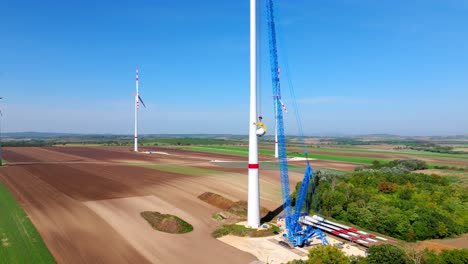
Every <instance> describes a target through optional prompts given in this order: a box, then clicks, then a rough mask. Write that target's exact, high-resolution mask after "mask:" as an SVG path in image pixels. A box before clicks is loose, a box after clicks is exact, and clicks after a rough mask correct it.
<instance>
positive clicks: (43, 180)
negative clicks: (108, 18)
mask: <svg viewBox="0 0 468 264" xmlns="http://www.w3.org/2000/svg"><path fill="white" fill-rule="evenodd" d="M280 7H283V8H287V6H286V7H285V6H279V5H277V1H273V0H266V1H257V0H250V5H249V10H250V23H249V25H250V31H249V32H250V37H249V40H250V43H249V46H250V50H249V58H250V68H249V69H250V75H249V81H250V89H249V100H248V102H247V100H246V101H245V102H243V104H241V105H243V106H247V105H248V109H249V111H248V116H246V118H245V120H244V123H245V129H244V130H245V132H248V136H245V135H243V136H245V139H236V141H233V142H235V143H233V144H222V143H223V142H224V140H226V138H225V137H223V138H216V140H217V141H216V142H218V143H220V142H221V144H199V145H191V144H186V145H184V144H183V143H181V142H177V143H176V144H167V145H165V144H160V143H161V141H157V140H161V139H160V138H158V137H156V139H154V138H153V139H154V140H155V141H154V142H151V141H150V140H148V138H145V133H142V132H145V130H144V129H142V122H144V120H141V118H140V116H139V115H141V111H145V112H144V113H146V115H153V114H154V115H160V116H164V113H163V112H162V111H164V110H161V109H162V108H158V111H159V112H157V113H156V110H155V109H151V102H150V104H149V105H148V108H147V105H146V104H145V103H144V101H143V96H142V95H141V94H145V93H146V91H148V90H149V89H150V88H149V87H147V86H145V83H143V85H140V81H141V80H144V78H148V77H147V76H148V75H141V70H142V67H138V66H136V68H134V69H135V71H134V72H133V71H132V72H131V73H132V74H133V73H134V81H135V83H134V85H135V86H134V88H133V87H130V88H129V89H128V91H130V90H131V91H133V94H132V97H133V99H132V101H131V103H132V108H133V109H132V119H133V120H132V123H128V124H125V126H127V127H128V128H131V130H133V133H132V135H131V136H129V135H127V134H126V135H124V139H123V141H125V144H121V141H118V142H117V143H116V144H117V145H119V144H120V146H113V145H109V146H104V145H103V144H101V143H100V142H99V140H100V139H102V138H105V136H102V137H101V136H98V137H97V138H98V142H97V143H96V144H95V145H93V144H87V143H86V142H83V143H82V144H80V143H78V144H76V145H73V144H70V145H67V136H57V138H59V139H58V140H62V139H63V142H62V141H57V142H59V143H57V142H55V143H53V144H51V145H47V144H44V142H47V140H48V139H47V137H45V138H46V139H44V138H41V139H40V140H35V139H33V140H32V141H33V142H34V143H36V144H38V146H37V147H34V146H30V145H28V144H31V140H30V139H27V140H24V139H15V138H10V139H9V141H7V142H6V143H7V144H10V145H8V146H7V147H4V146H2V141H1V139H2V135H1V129H2V128H1V123H0V162H1V163H0V166H1V167H0V183H1V184H0V187H2V186H3V185H4V186H5V189H1V188H0V198H2V199H3V200H4V202H3V204H2V202H0V208H3V207H4V208H7V205H8V206H10V205H12V204H14V201H16V202H17V203H18V204H19V205H20V207H21V208H22V209H24V212H25V214H23V213H21V212H22V211H21V210H20V209H21V208H19V209H18V208H16V209H14V210H16V211H14V210H13V209H11V210H12V211H11V212H12V213H11V216H8V219H7V218H5V219H6V220H5V219H3V220H2V219H1V218H0V224H1V223H2V221H5V222H7V220H8V221H10V223H11V222H15V223H16V224H17V225H18V228H17V229H18V230H20V231H21V232H19V233H22V234H23V236H25V237H28V239H30V241H31V244H32V245H33V246H31V248H28V249H27V250H26V251H27V252H29V253H31V252H34V251H35V250H36V249H34V245H35V243H40V240H41V239H42V240H43V243H44V246H43V249H41V250H42V253H41V254H37V255H35V256H32V257H29V256H27V257H28V258H29V259H28V261H30V262H31V263H53V262H56V263H77V264H78V263H80V264H81V263H252V264H254V263H264V264H266V263H275V264H276V263H289V262H291V261H295V260H297V261H301V260H302V261H307V260H308V259H309V257H310V252H312V251H313V250H314V249H317V248H320V249H321V248H327V249H330V248H332V249H331V250H337V251H338V252H339V254H342V255H343V258H346V260H345V261H347V260H349V261H351V258H350V257H352V258H353V259H357V260H363V259H365V258H366V257H368V256H369V249H371V248H375V247H374V246H381V245H384V246H385V245H392V246H395V248H397V247H398V250H400V248H403V247H405V246H407V245H408V244H405V243H406V242H408V243H413V242H416V241H421V240H425V239H439V238H440V239H442V238H453V237H456V236H459V235H463V234H464V233H465V229H466V224H465V222H464V221H465V218H466V216H463V215H462V216H460V215H461V213H460V212H461V211H463V208H464V207H463V206H462V204H464V202H465V201H464V199H465V198H466V196H465V195H463V194H461V193H462V192H463V190H466V186H465V185H464V184H465V183H466V182H465V181H466V179H465V178H464V177H465V174H464V172H465V171H468V162H467V159H466V157H467V156H466V152H465V151H464V149H465V148H464V146H466V144H467V143H466V142H465V139H464V138H463V137H462V138H461V139H460V138H456V144H454V145H453V146H452V145H450V143H451V142H449V143H447V141H448V140H452V138H448V139H446V138H444V139H443V140H447V141H443V143H440V144H439V143H437V144H439V145H437V144H435V143H432V141H430V140H429V141H428V142H430V143H427V142H426V141H421V140H420V139H413V138H411V139H408V140H407V139H404V140H401V139H399V138H398V139H394V138H391V140H390V141H389V142H391V143H388V144H387V141H382V140H381V139H380V138H379V139H376V140H375V141H372V140H374V139H373V138H371V139H368V138H365V139H363V140H361V139H359V140H361V141H359V147H360V148H362V149H364V148H365V149H364V150H363V151H362V152H359V151H356V149H358V150H359V148H358V147H356V148H351V147H350V148H349V149H346V147H349V146H353V147H355V145H358V144H357V143H356V141H357V139H356V138H351V139H346V140H348V141H346V142H347V143H346V145H345V144H342V145H340V142H343V141H345V140H344V139H343V138H340V137H337V138H334V139H333V140H334V141H333V142H334V143H333V144H335V143H336V146H337V147H336V148H335V149H331V148H330V149H331V150H330V149H325V150H323V149H321V147H325V148H326V147H327V146H328V145H330V144H332V143H330V142H328V141H327V140H330V141H332V139H329V138H319V139H311V138H310V137H309V138H308V137H306V135H305V134H306V133H305V132H304V130H305V129H304V126H305V125H310V124H307V122H304V123H305V124H304V123H303V121H302V118H303V116H302V115H301V112H300V111H299V104H300V103H301V102H303V101H304V98H296V93H295V91H294V86H293V84H292V80H291V79H292V78H291V75H292V74H291V73H290V72H289V67H288V66H286V67H283V66H284V65H285V63H283V57H281V54H284V53H282V52H280V51H281V48H282V47H281V46H280V44H282V43H280V41H279V40H280V39H281V36H280V34H279V32H278V27H277V26H278V24H279V23H280V22H279V19H278V12H277V11H278V8H280ZM262 34H263V35H262ZM265 40H266V44H265ZM262 41H263V46H262ZM244 45H245V46H246V47H247V46H248V44H247V43H244ZM265 47H267V49H266V50H267V51H266V50H263V51H262V50H261V49H265ZM262 54H263V55H262ZM265 54H268V55H267V56H266V57H267V58H265ZM284 60H286V59H284ZM262 63H263V64H265V63H267V65H262ZM135 64H137V65H138V63H137V62H135ZM135 64H133V65H135ZM286 65H287V64H286ZM132 67H133V66H132ZM262 67H266V68H268V70H269V72H268V78H267V79H269V80H271V82H268V84H266V85H265V84H264V83H262V79H264V78H265V77H264V76H261V74H260V73H261V69H262ZM132 78H133V77H132ZM265 87H268V89H266V88H265ZM244 88H245V91H247V87H244ZM262 90H263V91H262ZM128 91H125V92H128ZM285 91H287V92H288V95H289V96H287V97H286V96H284V92H285ZM127 97H129V95H128V96H127ZM144 98H145V100H147V97H144ZM0 99H3V98H2V97H0ZM126 99H128V101H129V102H130V100H129V98H126ZM266 99H268V101H269V103H270V104H269V106H268V107H269V108H271V105H272V106H273V109H272V111H271V112H270V111H267V110H264V108H266V107H265V106H262V101H266ZM190 100H191V101H192V99H190ZM99 103H100V102H99ZM147 103H148V101H147ZM247 103H248V104H247ZM172 110H173V109H172ZM270 110H271V109H270ZM167 111H171V109H169V110H167ZM212 114H213V113H210V115H212ZM308 114H309V113H308ZM314 114H316V115H320V113H314ZM287 115H288V118H286V116H287ZM247 117H248V118H247ZM194 118H195V117H194ZM210 118H211V117H210ZM90 119H92V118H90ZM146 120H148V119H146ZM225 121H226V122H229V121H230V120H225ZM293 121H295V122H296V123H294V122H293ZM0 122H1V119H0ZM176 122H177V120H176ZM211 122H213V123H216V124H215V125H216V126H222V125H223V124H222V123H220V122H221V121H220V120H215V119H214V118H213V119H212V121H211ZM180 123H182V122H180ZM291 123H294V130H295V131H293V129H292V128H291V127H292V126H291ZM157 125H158V126H165V124H161V123H158V124H157ZM182 125H183V123H182ZM314 125H315V124H314ZM195 129H198V128H195ZM291 135H293V136H291ZM86 137H92V136H89V135H85V136H83V137H82V138H86ZM79 138H80V137H79ZM227 138H229V136H227ZM178 139H179V136H176V140H178ZM28 140H29V141H28ZM119 140H121V139H119ZM145 140H146V141H145ZM190 140H193V139H190ZM308 140H318V141H316V142H315V141H314V142H312V143H311V142H310V141H308ZM431 140H432V139H431ZM435 140H440V139H439V138H436V139H435ZM127 141H128V142H127ZM130 141H131V143H130ZM194 141H195V140H194ZM200 141H201V140H200ZM370 141H372V142H377V143H375V144H374V145H375V146H378V147H375V148H374V149H373V148H372V147H374V145H372V144H371V143H369V142H370ZM155 142H157V143H155ZM226 142H231V141H229V140H226ZM337 142H338V143H337ZM349 142H351V143H349ZM407 142H410V143H407ZM421 142H423V143H421ZM434 142H435V141H434ZM460 142H461V143H460ZM348 143H349V144H348ZM15 144H17V145H16V146H21V147H13V146H15ZM22 144H24V145H22ZM158 144H160V145H158ZM367 144H368V145H372V147H368V145H367ZM392 144H393V145H392ZM311 146H314V147H315V149H313V150H310V147H311ZM343 146H346V147H343ZM363 146H365V147H363ZM454 146H455V147H454ZM402 149H403V150H402ZM424 151H426V152H431V153H430V154H427V153H423V154H421V152H424ZM432 152H434V153H435V152H437V153H436V154H433V153H432ZM456 155H458V156H456ZM447 171H448V172H447ZM454 172H456V173H458V174H456V176H453V175H452V174H450V176H447V175H449V173H454ZM444 173H448V174H444ZM445 176H447V177H445ZM320 184H321V189H320V190H319V188H318V186H319V185H320ZM452 184H453V186H452ZM9 194H11V197H12V198H11V197H9V196H8V195H9ZM2 195H3V196H2ZM450 195H453V197H452V196H450ZM449 196H450V197H449ZM415 197H416V198H415ZM447 197H448V198H447ZM7 198H8V199H10V198H11V201H10V202H6V201H7ZM427 199H434V201H431V203H429V202H426V203H429V205H428V207H427V208H436V207H437V206H439V205H440V206H444V209H440V210H436V209H434V210H427V208H421V206H420V203H421V204H422V203H423V202H425V201H427ZM0 200H1V199H0ZM8 203H9V204H8ZM11 208H14V207H13V206H12V207H11ZM5 210H6V209H5ZM408 212H410V213H408ZM450 215H453V218H454V219H455V220H453V219H452V218H450ZM390 216H392V217H390ZM403 216H404V217H403ZM371 217H372V221H371V220H370V219H371ZM402 218H404V219H403V220H402ZM388 219H389V220H388ZM434 219H436V220H437V221H439V222H436V220H434ZM384 220H385V221H384ZM386 220H388V221H389V222H386ZM29 221H30V222H31V223H32V226H29V225H28V223H29ZM449 221H451V222H449ZM381 223H382V224H381ZM427 223H430V224H431V226H430V227H428V226H427ZM373 225H374V226H373ZM377 225H378V226H377ZM386 225H387V226H386ZM392 225H394V226H397V227H395V228H394V227H393V226H392ZM12 226H13V224H10V225H9V226H8V225H6V224H5V226H2V225H0V238H1V242H2V244H1V245H0V262H2V261H5V263H10V262H11V263H15V255H14V254H13V253H10V252H14V250H17V252H19V250H20V249H19V248H20V247H19V246H18V245H20V244H21V243H23V242H24V241H22V242H21V241H20V240H21V239H17V238H15V236H16V235H14V234H13V231H12V230H13V229H14V228H11V227H12ZM388 226H391V228H390V227H388ZM431 229H435V230H436V231H434V232H432V231H433V230H431ZM36 230H37V231H36ZM35 232H37V233H38V235H37V236H36V233H35ZM384 234H385V235H384ZM15 239H17V240H15ZM457 239H460V241H462V242H459V241H458V240H457V242H454V243H460V244H462V245H461V246H458V244H457V246H451V245H448V243H446V244H444V246H440V245H442V244H443V243H440V244H437V245H438V247H439V248H436V250H438V251H437V253H439V252H440V251H441V250H444V249H454V248H466V247H467V246H466V245H465V244H466V239H467V237H466V236H462V237H459V238H457ZM23 240H24V239H23ZM18 241H19V242H18ZM41 243H42V242H41ZM36 245H37V244H36ZM8 250H10V251H8ZM47 250H48V251H49V252H50V256H49V255H48V254H49V252H48V251H47ZM370 251H371V250H370ZM402 252H403V251H402ZM463 252H465V251H463ZM463 252H462V253H463ZM29 253H28V254H29ZM403 254H408V253H407V252H406V253H405V252H404V253H401V254H400V255H403ZM434 254H435V253H434ZM463 254H465V253H463ZM49 260H50V261H49ZM357 260H356V261H357ZM18 263H19V262H18ZM294 263H296V262H294ZM303 263H305V262H303ZM340 263H341V262H340ZM343 263H344V262H343ZM356 263H358V262H356ZM402 263H403V262H402Z"/></svg>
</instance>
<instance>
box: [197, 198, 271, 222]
mask: <svg viewBox="0 0 468 264" xmlns="http://www.w3.org/2000/svg"><path fill="white" fill-rule="evenodd" d="M198 198H199V199H200V200H202V201H204V202H207V203H209V204H211V205H213V206H215V207H218V208H219V209H222V210H225V211H226V212H229V213H231V214H234V215H236V216H240V217H246V216H247V202H246V201H237V202H233V201H231V200H229V199H228V198H226V197H224V196H221V195H219V194H216V193H212V192H205V193H203V194H201V195H200V196H198ZM268 212H269V210H268V209H266V208H264V207H260V214H261V215H266V214H268Z"/></svg>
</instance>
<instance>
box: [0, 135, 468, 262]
mask: <svg viewBox="0 0 468 264" xmlns="http://www.w3.org/2000/svg"><path fill="white" fill-rule="evenodd" d="M177 140H178V141H176V142H175V143H174V142H172V141H167V142H165V143H166V144H164V145H162V144H161V145H159V144H160V143H157V144H158V146H154V143H150V144H148V145H149V146H146V147H142V153H134V152H132V151H130V149H129V147H125V146H123V147H122V146H102V145H99V144H96V145H86V146H83V145H80V144H75V145H72V146H67V145H66V144H65V145H63V144H62V145H56V146H47V147H7V148H5V149H4V154H5V158H6V159H7V160H8V161H9V163H8V166H5V167H2V168H0V182H1V183H2V184H4V186H5V187H6V188H8V190H9V191H10V192H11V194H12V195H13V197H14V198H15V199H16V200H17V201H20V202H21V205H22V207H23V208H24V210H25V211H26V213H27V215H28V216H29V217H28V218H29V219H31V221H32V223H34V226H35V227H36V228H37V232H38V235H37V237H38V238H39V240H38V241H40V238H41V237H42V239H43V241H44V243H45V245H46V246H47V248H48V249H49V250H50V255H49V256H50V260H51V261H52V262H53V261H54V259H55V260H56V261H57V262H59V263H84V262H90V261H92V260H95V259H100V260H102V261H103V262H112V263H128V262H138V263H152V262H166V263H170V262H174V261H177V262H180V261H184V260H185V261H192V262H193V261H196V262H203V263H217V262H219V261H220V258H219V255H218V254H214V253H213V252H217V253H218V252H222V254H223V255H225V256H236V258H234V257H231V258H228V259H225V258H222V259H223V261H225V262H227V263H229V262H230V261H231V262H232V263H245V262H249V261H252V260H254V259H255V257H254V256H252V255H251V254H248V253H245V252H242V251H239V250H238V249H236V248H233V247H230V246H228V245H226V244H224V243H222V242H220V241H218V240H216V239H214V238H213V237H212V236H211V234H212V233H213V231H215V230H216V228H217V227H220V226H222V223H221V222H220V221H219V220H216V219H213V215H216V214H217V213H219V209H218V208H216V207H213V206H212V205H210V204H207V203H205V202H203V201H201V200H199V199H198V198H197V197H198V196H199V195H200V194H203V193H206V192H213V193H217V194H220V195H222V196H224V197H226V198H229V199H231V200H235V201H239V200H245V199H246V190H247V180H246V177H245V175H246V166H247V160H246V157H247V148H246V146H245V144H243V143H242V142H241V143H239V142H238V141H237V139H235V140H233V141H231V139H229V138H228V139H222V141H221V144H220V141H218V140H215V141H213V142H209V140H208V141H207V139H203V140H200V141H198V140H192V139H190V140H187V141H184V140H181V139H177ZM178 142H179V143H181V144H177V143H178ZM182 142H183V144H187V145H183V144H182ZM260 148H261V150H260V161H261V162H260V168H261V177H260V192H261V205H262V206H263V207H266V208H268V209H270V210H273V209H275V208H278V206H279V205H280V204H281V202H282V198H281V188H280V179H279V177H278V172H277V161H276V160H275V159H274V157H273V154H274V153H273V148H272V146H271V145H269V144H268V142H263V143H262V144H261V145H260ZM301 153H302V149H301V148H300V147H298V146H297V145H294V144H293V145H292V148H289V152H288V155H289V157H294V156H296V157H301V156H302V154H301ZM309 153H310V154H309V157H310V158H313V159H312V160H310V163H311V165H312V167H313V168H314V169H315V170H316V171H317V170H319V169H320V170H321V171H322V172H324V173H325V174H335V175H342V177H344V178H343V179H346V177H347V176H346V175H348V174H349V173H351V172H353V171H354V170H355V169H356V168H357V167H363V166H366V165H370V164H373V163H375V162H374V161H375V160H378V161H380V164H382V165H383V164H388V163H389V162H390V161H391V160H394V159H415V158H419V159H422V160H425V161H426V162H427V163H428V164H429V165H431V166H432V167H433V168H432V169H430V170H422V171H418V173H419V172H422V173H427V174H429V175H431V174H438V175H441V176H442V177H444V178H446V179H447V182H445V183H444V184H465V183H466V179H467V177H466V174H467V171H466V168H467V167H468V159H465V154H447V153H433V152H424V151H418V150H410V149H395V148H394V146H390V147H388V146H383V145H375V146H369V145H326V146H324V145H312V146H310V147H309ZM435 166H439V167H438V168H434V167H435ZM303 168H304V162H303V161H290V162H289V170H290V183H291V185H292V186H295V184H296V183H297V182H298V181H300V180H301V179H302V177H303ZM324 186H325V185H324ZM340 186H341V185H340ZM339 188H341V187H339ZM363 188H364V187H363ZM379 195H381V196H382V197H384V195H383V194H379ZM395 195H397V194H395ZM398 195H399V192H398ZM421 195H422V194H421ZM424 195H426V196H427V193H424ZM379 197H380V196H379ZM385 197H387V198H386V199H387V200H388V199H390V198H389V197H390V195H387V196H385ZM323 199H324V203H323V206H324V212H325V213H327V214H330V215H333V216H335V217H336V218H339V219H341V220H342V221H344V222H345V223H346V222H354V221H355V219H352V218H349V217H346V218H345V217H341V216H338V215H340V212H338V213H337V214H336V215H335V214H334V213H335V211H334V210H335V209H336V208H334V205H333V206H332V205H331V203H330V201H335V202H336V201H337V199H331V200H330V199H328V200H326V199H325V198H323ZM392 199H393V198H392ZM6 200H7V199H6ZM325 200H326V201H325ZM420 200H421V201H423V199H420ZM2 201H3V199H2ZM357 202H359V201H357ZM2 206H4V205H2ZM11 210H14V209H11ZM145 211H149V212H160V213H161V214H168V215H169V214H170V215H174V216H176V217H180V218H181V219H184V220H185V221H187V222H188V223H190V224H191V225H193V231H192V232H190V233H186V234H179V235H177V237H172V236H174V235H173V234H167V233H161V232H158V231H156V230H153V229H152V227H151V226H150V225H148V223H147V222H146V220H145V219H143V218H142V217H141V213H142V212H145ZM348 218H349V219H348ZM25 219H27V218H25ZM31 227H32V225H31ZM363 227H367V226H366V225H364V226H363ZM367 229H371V230H372V228H369V227H368V228H367ZM12 230H13V229H12ZM17 230H20V229H18V228H17ZM379 231H381V232H384V230H380V229H379ZM385 232H386V231H385ZM400 236H401V238H405V239H406V237H404V236H403V235H400ZM421 237H422V236H421ZM428 237H437V236H428ZM416 238H418V237H416ZM166 240H170V241H171V243H161V241H166ZM408 240H412V239H408ZM11 241H12V240H11ZM88 241H95V243H94V244H90V243H88ZM109 241H112V242H111V243H110V242H109ZM195 241H196V243H195ZM95 244H99V245H101V246H100V247H99V248H96V247H95V246H94V245H95ZM176 245H182V246H176ZM35 246H37V245H35ZM207 248H210V250H207ZM9 249H13V247H11V248H9ZM44 250H45V251H44ZM37 251H38V252H42V253H40V254H45V253H43V252H47V249H46V248H45V247H44V246H43V247H42V248H41V249H38V250H37ZM10 252H11V253H10V254H11V256H16V255H18V254H19V252H15V251H13V250H10ZM33 252H35V251H34V250H31V254H33ZM2 253H4V252H2ZM38 254H39V253H38ZM41 256H42V255H41ZM176 256H177V257H176ZM23 257H25V258H26V259H28V260H31V259H33V260H35V259H34V257H33V256H27V255H25V256H23ZM45 259H46V261H47V260H48V259H47V258H45ZM35 262H37V263H41V262H40V260H39V261H35ZM43 263H49V262H43Z"/></svg>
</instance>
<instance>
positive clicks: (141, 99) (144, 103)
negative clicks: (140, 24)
mask: <svg viewBox="0 0 468 264" xmlns="http://www.w3.org/2000/svg"><path fill="white" fill-rule="evenodd" d="M138 99H139V100H140V101H141V104H142V105H143V106H144V107H145V108H146V105H145V103H144V102H143V100H142V99H141V97H140V96H138Z"/></svg>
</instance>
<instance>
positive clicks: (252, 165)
mask: <svg viewBox="0 0 468 264" xmlns="http://www.w3.org/2000/svg"><path fill="white" fill-rule="evenodd" d="M256 1H257V0H250V120H249V166H248V168H249V182H248V183H249V186H248V189H249V190H248V206H247V210H248V211H247V225H248V226H249V227H251V228H258V227H259V226H260V189H259V180H258V175H259V173H258V169H259V166H258V140H257V134H256V130H257V125H256V122H257V75H256V74H257V59H256V58H257V30H256V28H257V15H256V13H257V10H256V9H257V8H256Z"/></svg>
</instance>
